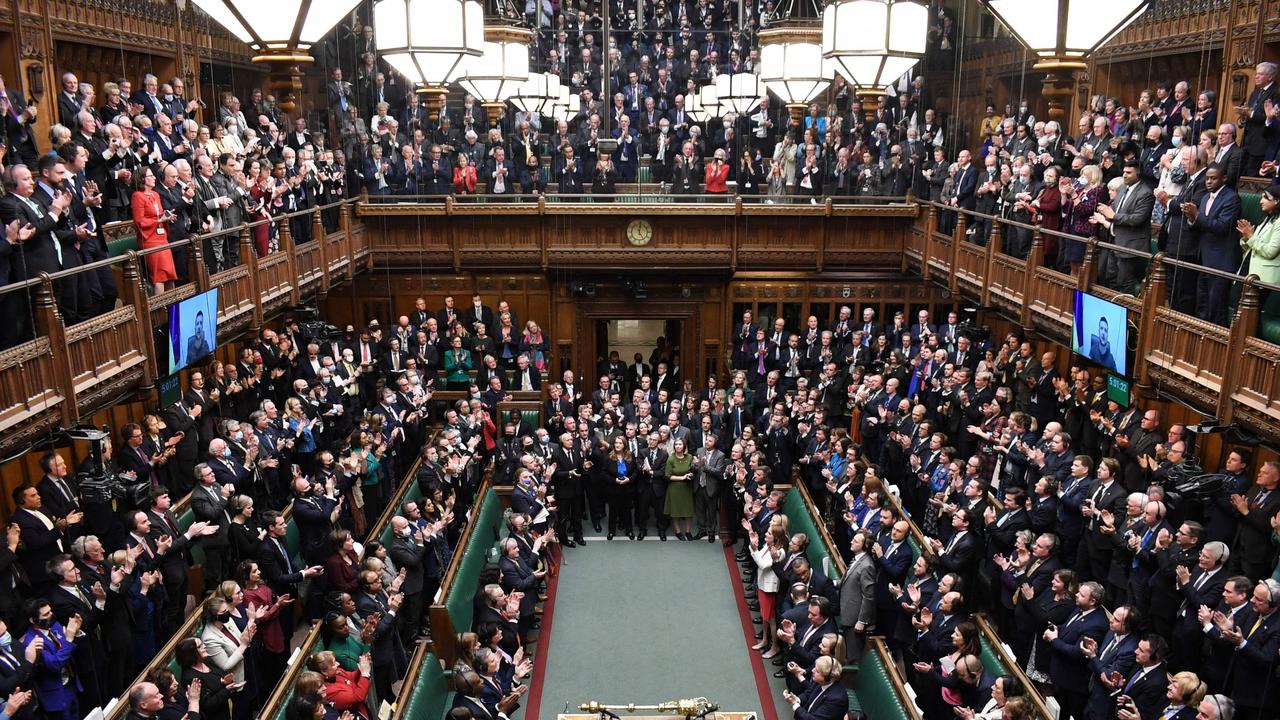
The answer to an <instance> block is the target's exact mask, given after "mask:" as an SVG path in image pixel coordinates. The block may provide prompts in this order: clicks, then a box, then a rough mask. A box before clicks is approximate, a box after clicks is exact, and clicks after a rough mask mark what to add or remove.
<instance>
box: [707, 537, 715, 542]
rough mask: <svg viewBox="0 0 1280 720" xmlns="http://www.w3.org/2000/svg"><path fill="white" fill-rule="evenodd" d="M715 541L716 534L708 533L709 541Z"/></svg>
mask: <svg viewBox="0 0 1280 720" xmlns="http://www.w3.org/2000/svg"><path fill="white" fill-rule="evenodd" d="M715 541H716V536H715V535H708V536H707V542H709V543H714V542H715Z"/></svg>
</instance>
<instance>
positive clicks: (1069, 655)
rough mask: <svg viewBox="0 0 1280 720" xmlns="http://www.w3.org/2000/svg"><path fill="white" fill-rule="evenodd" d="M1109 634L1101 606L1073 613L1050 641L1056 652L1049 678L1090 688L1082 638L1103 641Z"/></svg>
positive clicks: (1070, 684) (1071, 685)
mask: <svg viewBox="0 0 1280 720" xmlns="http://www.w3.org/2000/svg"><path fill="white" fill-rule="evenodd" d="M1077 612H1079V611H1077ZM1073 619H1074V622H1073V621H1072V620H1073ZM1106 633H1107V614H1106V612H1104V611H1103V610H1102V609H1101V608H1095V609H1094V610H1092V611H1091V612H1089V614H1087V615H1084V616H1083V617H1080V618H1075V616H1074V615H1072V617H1071V618H1068V619H1067V622H1066V623H1064V624H1062V625H1060V626H1058V637H1057V639H1055V640H1054V641H1053V642H1052V643H1051V644H1050V645H1051V647H1052V648H1053V655H1052V657H1051V659H1050V664H1049V677H1051V678H1053V684H1054V685H1055V686H1057V687H1074V688H1085V687H1088V682H1089V664H1088V661H1087V660H1086V659H1085V657H1084V654H1083V653H1082V652H1081V651H1080V640H1081V639H1082V638H1085V637H1091V638H1093V639H1094V640H1098V641H1101V640H1102V638H1103V637H1104V636H1105V635H1106ZM1162 687H1163V686H1162Z"/></svg>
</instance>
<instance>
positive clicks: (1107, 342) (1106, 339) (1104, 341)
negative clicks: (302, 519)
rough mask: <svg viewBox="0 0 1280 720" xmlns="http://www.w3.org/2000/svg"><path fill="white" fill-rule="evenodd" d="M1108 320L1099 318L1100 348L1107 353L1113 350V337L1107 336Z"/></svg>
mask: <svg viewBox="0 0 1280 720" xmlns="http://www.w3.org/2000/svg"><path fill="white" fill-rule="evenodd" d="M1108 329H1109V328H1108V327H1107V319H1106V318H1098V347H1099V348H1101V349H1102V351H1103V352H1106V351H1108V350H1110V349H1111V337H1110V336H1109V335H1107V330H1108Z"/></svg>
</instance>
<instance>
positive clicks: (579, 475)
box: [551, 432, 586, 547]
mask: <svg viewBox="0 0 1280 720" xmlns="http://www.w3.org/2000/svg"><path fill="white" fill-rule="evenodd" d="M551 462H552V463H554V464H555V472H554V473H552V475H551V481H552V489H553V490H554V491H555V496H556V501H557V504H558V505H559V507H560V514H559V519H560V528H559V530H560V532H559V535H560V537H562V538H564V540H563V542H564V544H565V545H567V546H569V547H575V543H576V544H577V545H582V546H583V547H585V546H586V541H584V540H583V539H582V517H583V512H584V508H583V490H584V487H583V470H582V463H583V456H582V453H581V452H579V451H578V450H577V449H576V448H575V447H574V443H573V435H571V434H569V433H567V432H566V433H562V434H561V435H560V446H559V447H557V448H556V449H555V450H552V451H551Z"/></svg>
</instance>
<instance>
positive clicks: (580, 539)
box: [574, 535, 587, 547]
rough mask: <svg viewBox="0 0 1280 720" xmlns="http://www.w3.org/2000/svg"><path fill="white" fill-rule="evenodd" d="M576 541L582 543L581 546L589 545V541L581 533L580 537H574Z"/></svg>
mask: <svg viewBox="0 0 1280 720" xmlns="http://www.w3.org/2000/svg"><path fill="white" fill-rule="evenodd" d="M574 541H575V542H577V543H578V544H579V545H581V546H583V547H586V546H587V541H586V540H583V539H582V536H581V535H579V536H578V537H576V538H574Z"/></svg>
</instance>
